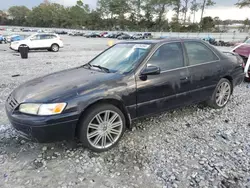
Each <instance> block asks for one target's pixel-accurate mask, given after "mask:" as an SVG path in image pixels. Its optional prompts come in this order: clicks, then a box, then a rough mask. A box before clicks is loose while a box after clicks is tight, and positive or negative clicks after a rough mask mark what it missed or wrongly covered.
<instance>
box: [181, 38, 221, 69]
mask: <svg viewBox="0 0 250 188" xmlns="http://www.w3.org/2000/svg"><path fill="white" fill-rule="evenodd" d="M184 45H185V47H186V50H187V55H188V59H189V65H199V64H202V63H207V62H212V61H216V60H219V59H218V57H217V56H216V55H215V54H214V52H213V51H212V50H210V49H209V48H208V47H207V46H206V45H204V44H202V43H201V42H193V41H190V42H184Z"/></svg>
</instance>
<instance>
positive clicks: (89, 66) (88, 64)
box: [82, 63, 92, 69]
mask: <svg viewBox="0 0 250 188" xmlns="http://www.w3.org/2000/svg"><path fill="white" fill-rule="evenodd" d="M82 66H83V67H86V66H88V68H89V69H90V68H91V67H92V65H91V64H90V63H87V64H85V65H82Z"/></svg>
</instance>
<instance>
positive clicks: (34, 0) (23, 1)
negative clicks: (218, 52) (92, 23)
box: [0, 0, 250, 21]
mask: <svg viewBox="0 0 250 188" xmlns="http://www.w3.org/2000/svg"><path fill="white" fill-rule="evenodd" d="M1 1H2V2H1V3H0V4H1V7H0V9H5V10H6V9H8V8H9V7H10V6H13V5H25V6H27V7H29V8H32V7H33V6H37V5H39V4H40V3H41V2H43V0H1ZM50 1H51V2H57V3H60V4H63V5H65V6H71V5H75V4H76V1H77V0H50ZM214 1H215V2H216V5H215V6H214V7H212V8H209V9H207V10H206V12H205V16H212V17H216V16H218V17H220V19H222V20H225V19H237V20H244V19H246V18H249V19H250V8H244V9H239V8H237V7H235V6H234V4H235V3H237V2H238V0H214ZM83 2H84V3H87V4H89V5H90V7H92V8H94V7H96V2H97V0H83ZM172 15H173V12H172V11H169V13H168V18H171V17H172ZM199 17H200V12H198V13H197V21H198V20H199Z"/></svg>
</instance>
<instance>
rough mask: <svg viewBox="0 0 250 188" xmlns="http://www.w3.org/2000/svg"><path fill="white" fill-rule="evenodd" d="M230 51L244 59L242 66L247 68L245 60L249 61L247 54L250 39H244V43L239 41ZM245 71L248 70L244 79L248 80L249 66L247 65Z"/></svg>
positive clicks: (248, 54)
mask: <svg viewBox="0 0 250 188" xmlns="http://www.w3.org/2000/svg"><path fill="white" fill-rule="evenodd" d="M232 52H234V53H237V54H239V55H240V56H241V57H242V59H243V61H244V64H243V68H244V69H247V67H246V65H247V62H248V61H249V56H250V39H248V40H246V41H245V42H244V43H239V44H238V45H237V46H235V47H234V48H233V49H232ZM246 72H248V76H246V78H245V80H246V81H250V78H249V77H250V69H249V66H248V71H247V70H246Z"/></svg>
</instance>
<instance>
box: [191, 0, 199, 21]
mask: <svg viewBox="0 0 250 188" xmlns="http://www.w3.org/2000/svg"><path fill="white" fill-rule="evenodd" d="M199 7H200V4H199V3H197V1H196V0H193V1H192V2H191V8H190V10H191V13H192V14H193V23H195V15H196V12H197V11H198V10H199Z"/></svg>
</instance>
